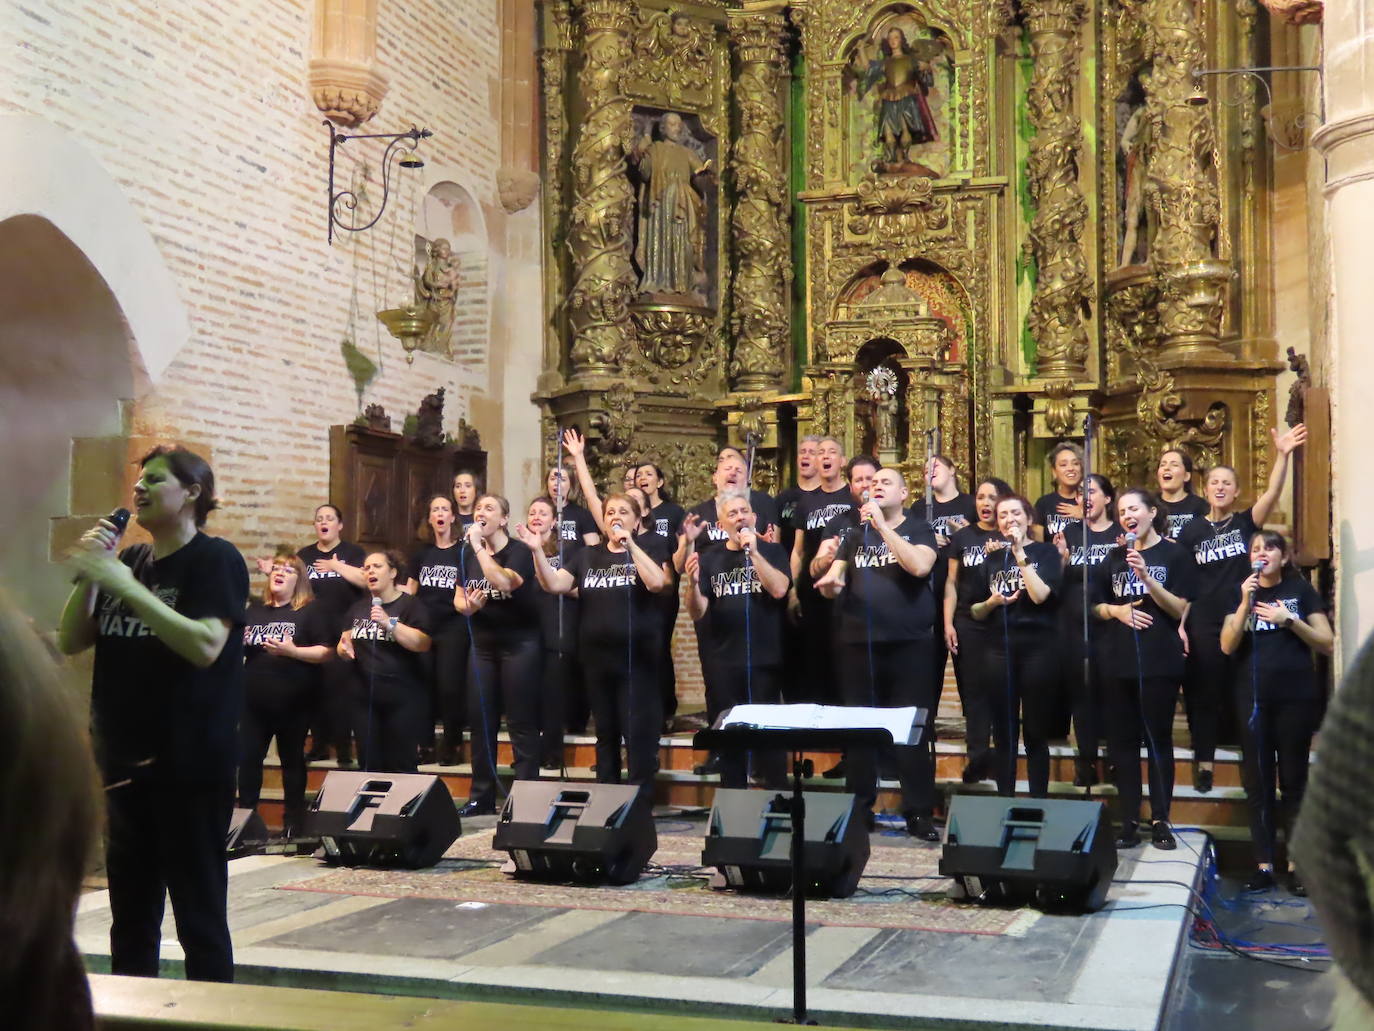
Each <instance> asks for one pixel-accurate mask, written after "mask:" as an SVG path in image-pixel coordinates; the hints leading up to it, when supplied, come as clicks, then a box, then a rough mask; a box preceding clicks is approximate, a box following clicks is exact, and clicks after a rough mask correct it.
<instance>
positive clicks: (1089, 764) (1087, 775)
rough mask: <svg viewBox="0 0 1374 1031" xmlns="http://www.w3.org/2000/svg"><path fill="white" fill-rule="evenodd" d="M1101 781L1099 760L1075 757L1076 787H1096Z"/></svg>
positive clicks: (1074, 775) (1074, 773)
mask: <svg viewBox="0 0 1374 1031" xmlns="http://www.w3.org/2000/svg"><path fill="white" fill-rule="evenodd" d="M1098 783H1099V781H1098V778H1097V761H1096V760H1095V759H1075V760H1074V761H1073V786H1074V787H1076V788H1094V787H1097V785H1098Z"/></svg>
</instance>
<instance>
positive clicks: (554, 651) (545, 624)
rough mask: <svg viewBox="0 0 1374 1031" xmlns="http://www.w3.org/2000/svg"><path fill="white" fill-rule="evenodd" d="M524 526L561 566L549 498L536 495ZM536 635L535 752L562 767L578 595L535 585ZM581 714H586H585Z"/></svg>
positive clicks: (549, 765) (545, 763)
mask: <svg viewBox="0 0 1374 1031" xmlns="http://www.w3.org/2000/svg"><path fill="white" fill-rule="evenodd" d="M525 526H526V528H528V530H529V532H530V533H532V534H534V536H535V537H537V538H539V541H540V548H541V550H542V551H543V552H544V557H545V558H546V559H548V562H549V565H550V566H552V567H553V568H554V569H562V568H563V556H562V555H560V554H559V553H558V539H557V537H556V536H555V533H554V508H553V499H552V498H547V497H539V498H535V499H534V500H533V501H531V502H530V507H529V509H528V511H527V512H526V513H525ZM534 594H535V598H534V601H535V605H536V606H537V607H538V609H539V627H540V637H541V639H542V642H543V649H544V659H543V669H544V674H543V701H542V702H541V705H540V713H541V714H540V721H539V755H540V767H541V768H542V769H545V770H560V769H563V728H564V727H565V726H568V725H569V724H571V723H572V722H573V715H574V714H572V713H570V712H569V703H570V702H571V701H572V699H571V698H570V694H569V684H570V682H571V681H572V680H573V678H575V677H576V676H577V623H578V605H577V599H576V598H574V597H570V596H568V595H565V594H550V593H549V592H548V591H543V590H536V591H535V592H534ZM584 720H585V717H584Z"/></svg>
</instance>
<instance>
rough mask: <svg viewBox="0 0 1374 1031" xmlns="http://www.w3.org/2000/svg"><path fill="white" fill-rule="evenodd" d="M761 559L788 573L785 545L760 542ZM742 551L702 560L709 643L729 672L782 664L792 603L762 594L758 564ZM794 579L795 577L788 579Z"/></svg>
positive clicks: (721, 550)
mask: <svg viewBox="0 0 1374 1031" xmlns="http://www.w3.org/2000/svg"><path fill="white" fill-rule="evenodd" d="M758 549H759V555H760V556H761V557H762V558H763V559H764V561H766V562H767V563H768V564H769V565H771V566H772V567H773V568H774V569H777V570H779V571H780V572H782V573H784V574H786V573H787V552H786V551H784V550H783V547H782V545H781V544H770V543H769V542H768V541H759V542H758ZM745 559H746V556H745V553H744V552H743V551H735V550H733V549H731V548H729V547H725V548H712V549H711V550H710V551H708V552H706V553H705V554H703V555H702V556H701V574H700V576H701V593H702V596H703V597H705V599H706V619H705V622H706V625H707V627H708V628H709V632H708V634H707V638H706V639H707V641H708V644H709V647H710V648H711V651H712V653H713V654H714V655H715V657H716V659H717V660H718V661H720V662H721V663H723V664H725V665H728V666H744V665H746V663H748V664H750V665H753V666H777V665H780V664H781V663H782V623H783V616H784V614H785V613H786V611H787V597H786V596H785V595H784V596H783V597H782V598H774V597H773V596H772V595H771V594H769V593H768V592H767V591H765V590H764V589H763V584H762V583H761V582H760V581H759V575H758V571H757V570H756V569H755V568H754V564H753V561H752V560H751V561H748V562H746V561H745ZM789 579H790V577H789Z"/></svg>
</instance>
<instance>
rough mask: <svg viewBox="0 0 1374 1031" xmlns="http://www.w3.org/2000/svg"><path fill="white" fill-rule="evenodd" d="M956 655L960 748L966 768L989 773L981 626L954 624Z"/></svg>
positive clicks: (987, 706) (989, 715) (985, 651)
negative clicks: (961, 731)
mask: <svg viewBox="0 0 1374 1031" xmlns="http://www.w3.org/2000/svg"><path fill="white" fill-rule="evenodd" d="M954 632H955V633H956V634H957V635H958V637H959V651H958V652H957V653H956V654H955V656H954V680H955V683H956V684H958V686H959V705H960V707H961V708H962V709H963V710H964V744H965V747H966V748H967V749H968V764H969V766H970V767H972V768H973V769H975V770H977V771H979V772H986V771H988V770H989V769H991V766H990V763H991V761H992V753H991V750H990V744H989V743H990V741H991V740H992V709H991V708H990V704H991V700H990V699H989V698H988V691H987V674H986V673H985V671H984V666H985V665H986V664H987V661H988V638H987V633H986V632H985V629H984V627H983V625H982V624H981V623H972V622H970V621H967V620H963V619H956V620H955V621H954Z"/></svg>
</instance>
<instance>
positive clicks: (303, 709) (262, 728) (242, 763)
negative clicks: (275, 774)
mask: <svg viewBox="0 0 1374 1031" xmlns="http://www.w3.org/2000/svg"><path fill="white" fill-rule="evenodd" d="M314 694H315V692H313V691H301V692H298V693H296V694H295V695H294V696H290V695H286V694H283V695H280V696H276V697H255V696H254V692H253V690H252V688H251V687H250V689H249V691H248V697H247V698H246V699H245V701H244V706H243V715H242V716H240V717H239V805H241V806H242V807H243V808H245V809H256V808H257V807H258V800H259V798H261V796H262V764H263V761H264V760H265V759H266V758H267V747H268V745H270V744H271V743H272V739H273V738H274V737H275V738H276V739H277V758H278V759H280V760H281V785H282V792H283V794H284V796H285V802H286V814H285V816H286V829H287V833H288V834H289V833H291V832H292V831H299V830H300V828H301V827H302V826H303V825H304V823H305V779H306V773H305V731H306V724H307V723H308V722H309V719H310V713H311V710H312V708H313V706H312V704H311V703H312V701H313V698H314Z"/></svg>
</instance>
